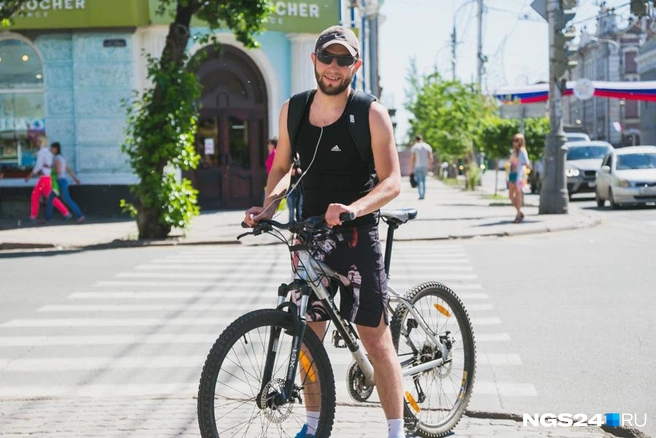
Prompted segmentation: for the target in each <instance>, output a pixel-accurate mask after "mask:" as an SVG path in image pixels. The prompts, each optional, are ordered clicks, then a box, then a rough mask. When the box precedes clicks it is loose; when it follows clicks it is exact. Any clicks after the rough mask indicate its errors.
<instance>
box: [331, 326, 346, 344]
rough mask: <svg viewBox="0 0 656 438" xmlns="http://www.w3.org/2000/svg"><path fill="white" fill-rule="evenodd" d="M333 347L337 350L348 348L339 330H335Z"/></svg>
mask: <svg viewBox="0 0 656 438" xmlns="http://www.w3.org/2000/svg"><path fill="white" fill-rule="evenodd" d="M333 347H335V348H346V342H345V341H344V338H342V335H340V334H339V332H338V331H337V330H333Z"/></svg>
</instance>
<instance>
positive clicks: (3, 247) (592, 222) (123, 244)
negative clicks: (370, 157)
mask: <svg viewBox="0 0 656 438" xmlns="http://www.w3.org/2000/svg"><path fill="white" fill-rule="evenodd" d="M587 219H588V220H587V221H585V222H578V223H575V224H572V225H562V226H547V227H545V228H541V229H521V228H518V229H517V230H516V231H502V232H494V233H475V234H450V235H442V236H431V237H407V238H404V237H398V236H396V237H395V239H394V240H395V241H397V242H421V241H427V242H430V241H440V240H471V239H477V238H500V237H513V236H527V235H532V234H545V233H556V232H561V231H573V230H579V229H583V228H592V227H595V226H598V225H600V224H601V222H602V221H601V219H599V218H593V217H588V218H587ZM278 243H279V242H265V243H253V244H251V245H252V246H265V245H276V244H278ZM239 244H240V242H239V241H238V240H237V239H236V237H235V238H234V239H230V240H201V241H185V240H180V239H179V238H170V239H165V240H113V241H111V242H106V243H94V244H90V245H68V246H66V245H57V244H53V243H12V242H7V243H1V244H0V251H16V250H43V251H50V250H58V251H93V250H104V249H117V248H146V247H153V246H192V245H194V246H207V245H239Z"/></svg>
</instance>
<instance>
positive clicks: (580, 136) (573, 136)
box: [565, 132, 590, 143]
mask: <svg viewBox="0 0 656 438" xmlns="http://www.w3.org/2000/svg"><path fill="white" fill-rule="evenodd" d="M565 137H567V142H569V143H572V142H574V141H590V136H589V135H588V134H586V133H585V132H566V133H565Z"/></svg>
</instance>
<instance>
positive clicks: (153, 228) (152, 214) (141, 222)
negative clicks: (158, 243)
mask: <svg viewBox="0 0 656 438" xmlns="http://www.w3.org/2000/svg"><path fill="white" fill-rule="evenodd" d="M141 205H142V207H141V208H140V209H139V214H138V215H137V228H138V229H139V240H141V239H165V238H166V236H168V235H169V233H170V232H171V226H170V225H164V224H161V223H160V222H159V214H160V212H159V210H158V209H157V208H156V207H144V206H143V202H142V204H141Z"/></svg>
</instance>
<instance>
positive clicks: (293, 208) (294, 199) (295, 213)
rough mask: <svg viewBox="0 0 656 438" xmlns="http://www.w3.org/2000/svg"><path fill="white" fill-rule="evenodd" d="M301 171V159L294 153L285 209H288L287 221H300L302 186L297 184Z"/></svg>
mask: <svg viewBox="0 0 656 438" xmlns="http://www.w3.org/2000/svg"><path fill="white" fill-rule="evenodd" d="M302 174H303V171H302V170H301V161H300V159H299V157H298V154H296V157H295V158H294V164H293V165H292V175H291V178H290V181H291V182H290V186H289V191H288V193H287V209H288V210H289V222H292V221H300V220H301V211H302V209H303V188H302V187H301V185H300V184H299V182H298V181H299V179H300V177H301V175H302Z"/></svg>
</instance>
